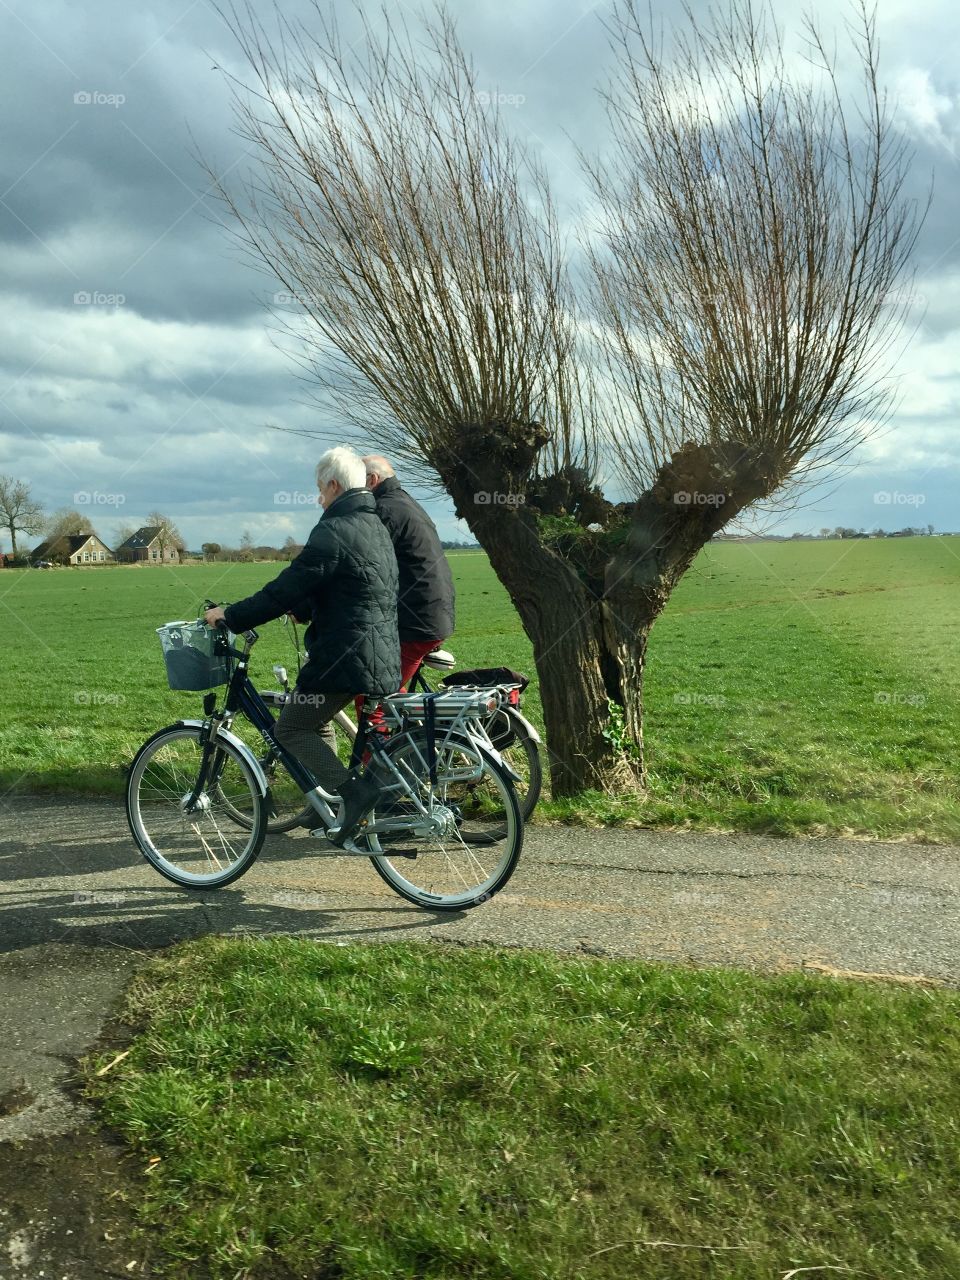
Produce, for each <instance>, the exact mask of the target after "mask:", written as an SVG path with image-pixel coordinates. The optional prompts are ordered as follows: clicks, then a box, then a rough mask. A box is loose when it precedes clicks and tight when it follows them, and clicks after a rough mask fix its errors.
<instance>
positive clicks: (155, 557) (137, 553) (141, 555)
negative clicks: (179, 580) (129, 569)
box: [117, 524, 180, 564]
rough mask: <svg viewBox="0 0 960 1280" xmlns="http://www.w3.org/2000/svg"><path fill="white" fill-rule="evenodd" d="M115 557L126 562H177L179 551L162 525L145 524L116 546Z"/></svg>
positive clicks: (178, 561) (178, 560)
mask: <svg viewBox="0 0 960 1280" xmlns="http://www.w3.org/2000/svg"><path fill="white" fill-rule="evenodd" d="M117 559H118V560H121V561H124V562H125V563H127V564H133V563H135V562H136V561H138V560H141V561H146V563H147V564H179V563H180V552H179V550H178V548H177V547H176V545H175V543H174V541H173V540H172V539H171V538H170V535H169V534H168V533H167V531H166V529H164V528H163V526H162V525H152V524H147V525H144V526H143V527H142V528H140V529H138V530H137V531H136V533H133V534H131V535H130V537H129V538H128V539H127V540H126V542H121V544H120V546H119V547H117Z"/></svg>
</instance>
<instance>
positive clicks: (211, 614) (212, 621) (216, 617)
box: [203, 605, 224, 627]
mask: <svg viewBox="0 0 960 1280" xmlns="http://www.w3.org/2000/svg"><path fill="white" fill-rule="evenodd" d="M203 620H204V622H205V623H206V624H207V626H208V627H215V626H216V625H217V623H218V622H223V620H224V613H223V610H222V609H221V608H220V606H219V605H215V606H214V607H213V608H211V609H207V611H206V612H205V613H204V615H203Z"/></svg>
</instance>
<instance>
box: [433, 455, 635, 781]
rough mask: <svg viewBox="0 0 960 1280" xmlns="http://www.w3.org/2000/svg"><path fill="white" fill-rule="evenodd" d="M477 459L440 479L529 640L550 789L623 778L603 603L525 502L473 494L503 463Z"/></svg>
mask: <svg viewBox="0 0 960 1280" xmlns="http://www.w3.org/2000/svg"><path fill="white" fill-rule="evenodd" d="M480 465H481V464H480V463H479V462H474V463H473V465H472V466H470V467H469V468H468V467H467V466H466V465H465V464H464V463H463V461H462V454H461V457H460V458H458V459H457V465H456V466H451V467H450V468H449V469H448V470H447V472H446V474H445V475H444V480H445V482H446V484H447V489H448V492H450V493H451V495H452V496H453V498H454V501H455V503H456V507H457V514H458V515H459V516H461V518H462V519H464V520H466V522H467V524H468V525H469V526H470V529H471V531H472V532H473V534H474V536H475V537H476V538H477V541H478V542H479V543H480V545H481V546H482V547H483V549H484V550H485V551H486V553H487V555H488V556H489V557H490V563H491V565H492V567H493V570H494V572H495V573H496V575H497V577H498V578H499V579H500V581H501V582H502V583H503V585H504V586H505V587H506V589H507V591H508V592H509V594H510V598H511V600H512V601H513V603H514V605H515V607H516V609H517V612H518V613H519V614H520V620H521V622H522V623H523V628H524V630H525V631H526V633H527V635H528V636H529V637H530V640H531V642H532V644H533V657H534V662H535V663H536V667H537V676H538V678H539V682H540V697H541V700H542V702H543V718H544V722H545V725H546V731H547V733H546V736H547V751H548V756H549V761H550V780H551V785H552V790H553V794H554V796H571V795H576V794H577V793H578V792H581V791H584V790H587V789H592V788H596V789H601V790H602V789H604V788H609V787H610V786H612V785H614V784H615V783H617V784H620V785H622V784H623V782H624V777H625V768H624V760H623V754H622V752H621V751H619V750H618V748H617V747H616V745H615V744H614V743H613V742H611V741H610V739H609V738H608V737H607V736H605V729H606V727H607V724H608V722H609V718H610V717H609V704H608V688H607V683H606V682H605V680H604V672H603V670H602V663H603V661H604V652H603V643H602V636H601V632H602V626H601V622H600V603H599V601H598V600H596V599H594V598H593V597H591V595H590V593H589V591H588V590H587V588H586V586H585V585H584V583H583V582H582V581H581V580H580V578H579V576H578V575H577V572H576V570H575V568H574V567H573V566H571V565H569V564H567V563H566V562H565V561H564V560H563V559H561V557H560V556H558V555H555V554H554V552H553V551H551V550H550V548H549V547H546V546H544V545H543V543H542V542H541V541H540V538H539V536H538V534H537V530H536V527H535V524H534V521H533V519H532V517H531V516H530V514H529V513H527V512H525V511H523V509H522V507H519V505H506V504H504V505H498V504H497V503H496V502H490V503H487V504H484V503H478V502H477V501H475V494H476V492H477V491H479V490H489V491H493V492H496V491H497V488H498V482H499V483H500V484H502V483H503V479H502V474H503V473H502V471H501V472H499V473H497V474H496V475H490V476H489V477H488V476H485V475H484V474H483V473H482V472H481V473H480V474H478V469H479V466H480ZM492 657H493V655H491V658H492Z"/></svg>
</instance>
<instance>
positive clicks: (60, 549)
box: [30, 533, 115, 564]
mask: <svg viewBox="0 0 960 1280" xmlns="http://www.w3.org/2000/svg"><path fill="white" fill-rule="evenodd" d="M30 559H31V560H32V561H33V562H34V564H36V562H37V561H38V560H49V561H50V562H51V563H52V564H106V563H108V562H109V561H111V560H114V559H115V556H114V554H113V552H112V551H111V550H110V548H109V547H108V546H107V544H106V543H105V542H103V541H102V540H101V539H100V538H98V537H97V535H96V534H95V533H70V534H62V535H61V536H60V537H59V538H47V539H46V540H45V541H44V542H41V543H40V545H39V546H38V547H37V548H36V549H35V550H34V551H33V552H32V553H31V556H30Z"/></svg>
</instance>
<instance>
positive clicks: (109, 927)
mask: <svg viewBox="0 0 960 1280" xmlns="http://www.w3.org/2000/svg"><path fill="white" fill-rule="evenodd" d="M3 810H4V812H3V815H2V816H3V818H4V819H6V821H4V830H3V833H2V836H0V954H2V953H4V952H12V951H19V950H23V949H24V948H26V947H32V946H37V945H39V944H41V943H52V942H59V943H67V944H70V943H74V944H77V945H82V946H87V947H89V946H94V947H98V946H102V947H121V948H124V949H128V950H135V951H144V950H146V951H150V950H155V949H157V948H160V947H168V946H171V945H172V944H174V943H176V942H183V941H185V940H187V939H190V938H200V937H204V936H205V935H207V934H230V935H238V936H239V935H248V936H250V935H252V936H258V937H259V936H268V935H270V934H291V933H295V934H302V935H304V936H306V937H311V938H316V939H318V940H321V941H326V942H338V941H346V940H348V939H359V938H363V937H367V936H370V935H372V934H374V933H375V934H377V935H378V936H380V937H381V938H382V937H384V936H386V937H403V936H405V935H407V934H410V933H417V932H419V931H421V930H423V929H428V928H435V927H436V926H437V925H439V924H445V925H451V924H454V923H455V922H457V921H458V920H461V919H462V918H463V914H464V913H462V912H432V911H424V910H422V909H420V908H417V907H414V906H411V905H409V904H407V903H405V902H404V901H403V900H402V899H400V898H394V897H393V896H392V895H391V896H390V897H389V898H386V899H382V901H383V902H384V904H385V905H381V904H380V901H378V897H379V893H378V892H377V885H378V883H379V882H378V881H377V877H376V874H375V873H374V872H373V870H372V869H370V881H371V883H370V897H371V901H370V904H369V905H366V906H357V905H352V904H351V905H347V904H346V903H345V901H344V897H343V894H342V893H338V892H336V891H333V890H329V891H328V890H327V889H326V888H325V886H324V871H323V864H324V862H325V861H327V860H326V859H324V858H322V857H318V856H316V844H315V842H313V841H311V839H310V837H309V836H307V835H306V834H305V833H303V834H298V835H296V836H292V837H290V836H288V837H283V836H280V837H276V838H268V840H267V842H266V844H265V845H264V848H263V850H262V852H261V854H260V857H259V859H258V860H257V862H256V863H255V864H254V865H253V867H252V868H251V870H250V872H249V876H250V879H249V880H248V879H247V877H244V878H243V879H242V880H239V881H237V882H236V883H235V884H233V885H229V886H227V887H226V888H224V889H217V890H206V891H204V890H186V889H178V888H176V887H175V886H172V885H170V884H168V883H167V882H166V881H165V880H164V879H163V878H162V877H161V876H159V875H157V873H156V872H154V871H153V870H152V869H150V868H148V867H147V865H146V863H145V862H144V860H143V859H142V858H141V856H140V854H139V852H138V851H137V848H136V846H135V845H134V843H133V841H132V839H131V837H130V833H129V831H128V830H127V825H126V819H125V816H124V811H123V807H122V805H121V804H119V803H111V802H102V801H101V802H89V801H82V800H79V801H75V802H69V801H68V802H66V803H64V802H63V801H60V802H59V803H51V802H50V801H47V800H41V799H24V800H19V799H16V800H13V801H11V800H8V801H7V802H6V803H5V804H4V806H3ZM10 819H12V821H10ZM330 861H331V862H332V861H339V860H330ZM296 862H299V863H302V864H303V866H304V867H305V868H307V870H308V874H309V875H310V877H311V878H313V876H314V874H315V875H316V881H317V888H316V889H315V890H314V889H309V890H307V891H304V890H303V888H302V884H303V880H302V875H303V873H302V872H301V874H300V876H299V877H298V883H297V884H295V885H293V884H291V883H290V882H289V880H288V877H289V875H290V874H291V873H292V872H293V871H295V870H297V869H296V868H294V867H293V866H292V864H293V863H296ZM277 864H280V867H279V868H278V872H279V876H278V877H275V876H274V874H273V872H272V868H273V867H274V866H276V865H277ZM364 866H366V863H365V862H364ZM254 877H255V878H256V879H255V882H254V883H251V880H253V878H254ZM362 892H363V897H364V898H366V897H367V893H366V892H365V891H362Z"/></svg>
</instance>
